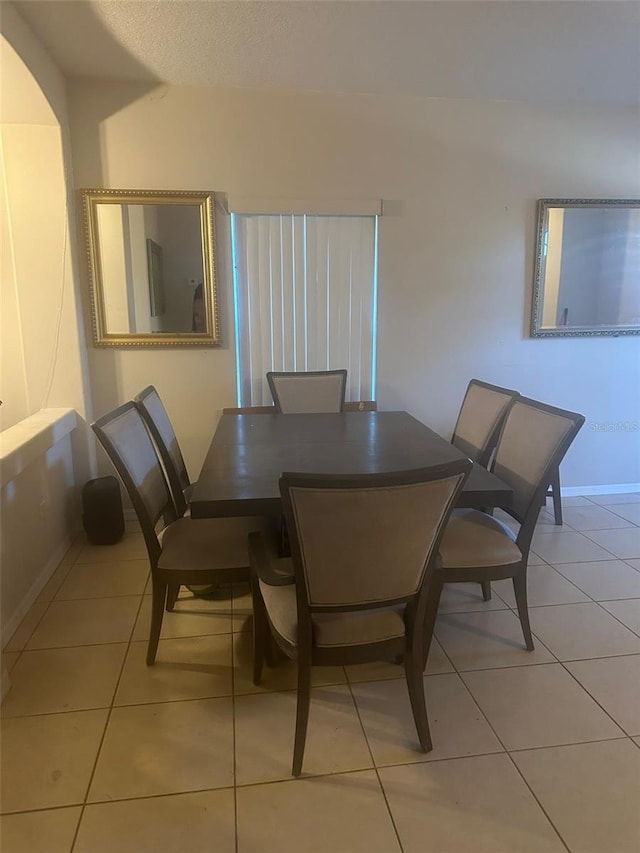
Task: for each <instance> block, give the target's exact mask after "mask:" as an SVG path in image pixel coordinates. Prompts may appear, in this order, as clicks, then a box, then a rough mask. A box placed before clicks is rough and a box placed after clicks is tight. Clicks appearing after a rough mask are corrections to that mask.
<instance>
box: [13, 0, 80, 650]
mask: <svg viewBox="0 0 640 853" xmlns="http://www.w3.org/2000/svg"><path fill="white" fill-rule="evenodd" d="M0 26H1V30H2V34H1V35H0V80H1V87H2V88H1V102H2V125H1V128H0V133H1V143H2V151H1V164H0V165H1V168H2V172H3V181H2V187H1V191H2V211H1V212H2V217H3V223H2V240H3V246H2V249H3V252H2V254H3V262H2V282H1V285H2V288H1V292H0V293H1V297H2V312H1V315H2V319H1V323H2V326H1V336H2V350H1V356H2V373H1V377H0V378H1V388H0V398H2V399H3V400H4V404H3V406H2V408H1V409H0V418H1V420H2V426H1V427H0V429H2V430H3V431H2V433H0V445H1V447H0V458H1V459H2V463H3V476H2V480H1V485H2V504H1V516H2V555H1V559H2V639H3V642H4V641H5V640H6V639H7V638H8V636H9V635H10V633H11V632H12V630H13V629H15V627H16V626H17V624H18V621H19V619H20V618H21V616H22V615H24V613H25V612H26V609H27V608H28V607H29V606H30V604H31V603H32V601H33V600H34V598H35V597H36V595H37V594H38V592H39V590H40V588H41V587H42V586H43V585H44V583H46V580H47V578H48V576H49V575H50V573H51V572H52V571H53V570H54V569H55V568H56V566H57V563H58V561H59V559H60V558H61V557H62V555H63V554H64V551H65V550H66V549H67V548H68V547H69V544H70V541H71V538H72V537H73V536H74V535H75V533H76V532H77V530H78V527H79V515H80V513H79V509H80V507H79V503H80V502H79V487H80V486H81V485H82V483H83V482H84V481H85V480H86V479H88V477H89V475H90V471H91V468H92V454H93V440H92V439H91V441H89V439H90V436H89V434H88V430H87V426H86V423H85V422H84V421H83V420H80V421H79V422H78V424H77V428H76V416H75V414H73V413H72V415H73V424H74V426H73V431H72V432H71V433H69V432H68V431H67V432H65V434H64V438H62V439H60V440H58V437H59V433H58V432H57V425H56V423H55V422H52V424H51V425H50V426H51V429H50V432H52V434H53V435H52V438H51V441H50V442H49V443H48V444H46V446H43V447H42V449H41V452H40V453H38V454H37V455H36V456H35V457H33V458H32V459H30V463H29V465H24V466H23V467H22V468H21V470H20V471H19V473H17V474H15V476H14V475H13V474H12V475H11V476H8V477H6V478H5V476H4V467H5V465H4V463H5V451H6V448H7V447H8V446H9V445H11V447H12V448H13V449H12V450H11V454H12V455H13V456H16V457H17V458H20V459H22V458H23V456H24V452H23V451H24V449H23V448H21V447H20V446H19V445H18V446H16V445H15V441H14V439H15V436H16V435H17V436H20V435H22V434H23V429H24V428H25V427H24V425H25V424H28V423H30V422H32V418H36V419H37V418H38V417H39V413H40V411H41V410H42V409H45V408H46V409H50V408H52V407H56V409H57V408H58V407H62V408H65V409H71V410H76V411H77V412H78V413H79V414H80V415H81V416H82V417H83V418H84V417H86V418H89V417H90V416H91V415H90V413H91V405H90V398H89V383H88V370H87V364H86V348H85V343H84V325H83V323H82V316H81V311H80V309H79V304H80V294H79V290H80V288H79V282H78V278H77V275H76V265H75V264H76V251H75V233H76V232H75V228H74V214H73V195H72V191H73V188H72V186H71V183H70V181H68V178H67V174H68V171H69V143H68V120H67V114H66V93H65V84H64V80H63V77H62V74H61V73H60V71H59V69H58V68H57V67H56V65H55V64H54V63H53V61H52V60H51V58H50V57H49V56H48V54H47V53H46V51H45V50H44V49H43V48H42V46H41V44H40V43H39V42H38V41H37V39H36V38H35V37H34V36H33V34H32V33H31V31H30V30H29V28H28V27H27V26H26V25H25V24H24V22H23V21H22V19H21V18H20V16H19V15H18V14H17V13H16V11H15V10H14V9H13V7H12V6H11V5H10V4H8V3H3V8H2V18H1V20H0ZM12 436H13V437H12Z"/></svg>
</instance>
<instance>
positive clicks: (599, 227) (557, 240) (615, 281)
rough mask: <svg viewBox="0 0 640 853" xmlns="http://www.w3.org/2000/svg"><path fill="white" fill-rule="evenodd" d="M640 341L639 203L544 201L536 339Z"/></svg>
mask: <svg viewBox="0 0 640 853" xmlns="http://www.w3.org/2000/svg"><path fill="white" fill-rule="evenodd" d="M638 334H640V200H638V199H574V198H542V199H539V200H538V217H537V232H536V255H535V270H534V283H533V306H532V312H531V335H532V337H534V338H549V337H592V336H594V335H614V336H616V335H638Z"/></svg>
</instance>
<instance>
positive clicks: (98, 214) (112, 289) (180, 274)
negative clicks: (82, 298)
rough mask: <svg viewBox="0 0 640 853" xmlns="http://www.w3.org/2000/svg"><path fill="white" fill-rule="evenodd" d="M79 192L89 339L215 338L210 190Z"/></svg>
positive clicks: (112, 342) (209, 341) (211, 342)
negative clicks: (88, 298)
mask: <svg viewBox="0 0 640 853" xmlns="http://www.w3.org/2000/svg"><path fill="white" fill-rule="evenodd" d="M81 195H82V203H83V210H84V223H85V237H86V248H87V261H88V267H89V287H90V291H91V308H92V322H93V338H94V343H95V345H96V346H99V347H132V346H133V347H136V346H137V347H148V346H216V345H219V343H220V333H219V318H218V306H217V295H216V267H215V250H214V227H213V201H214V199H213V193H208V192H173V191H166V192H164V191H155V190H153V191H140V190H103V189H86V190H81Z"/></svg>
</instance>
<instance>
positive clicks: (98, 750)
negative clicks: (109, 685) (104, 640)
mask: <svg viewBox="0 0 640 853" xmlns="http://www.w3.org/2000/svg"><path fill="white" fill-rule="evenodd" d="M143 602H144V595H141V596H140V603H139V604H138V609H137V611H136V616H135V619H134V620H133V622H132V624H131V631H130V632H129V641H128V642H127V648H126V649H125V653H124V656H123V658H122V666H121V667H120V673H119V675H118V678H117V679H116V683H115V685H114V688H113V694H112V696H111V704H110V706H109V709H108V711H107V717H106V720H105V723H104V728H103V730H102V737H101V738H100V743H99V744H98V749H97V750H96V757H95V760H94V762H93V769H92V771H91V774H90V776H89V781H88V782H87V787H86V790H85V794H84V798H83V802H82V804H81V811H80V817H79V818H78V823H77V825H76V831H75V833H74V835H73V841H72V842H71V847H70V848H69V853H73V850H74V848H75V846H76V842H77V840H78V834H79V832H80V826H81V824H82V819H83V818H84V813H85V809H86V807H87V805H88V803H87V798H88V796H89V792H90V790H91V786H92V784H93V780H94V778H95V775H96V769H97V767H98V761H99V760H100V754H101V753H102V747H103V746H104V742H105V739H106V736H107V731H108V729H109V723H110V722H111V715H112V713H113V709H114V702H115V700H116V696H117V694H118V688H119V687H120V682H121V680H122V674H123V672H124V668H125V666H126V664H127V657H128V655H129V650H130V648H131V643H132V638H133V633H134V631H135V628H136V623H137V621H138V618H139V616H140V612H141V610H142V605H143Z"/></svg>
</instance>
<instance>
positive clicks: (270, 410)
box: [222, 406, 277, 415]
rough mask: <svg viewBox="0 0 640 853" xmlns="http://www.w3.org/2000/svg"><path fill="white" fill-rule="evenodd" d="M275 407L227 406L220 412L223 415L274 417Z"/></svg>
mask: <svg viewBox="0 0 640 853" xmlns="http://www.w3.org/2000/svg"><path fill="white" fill-rule="evenodd" d="M276 411H277V410H276V407H275V406H228V407H226V408H224V409H223V410H222V414H223V415H275V413H276Z"/></svg>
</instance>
